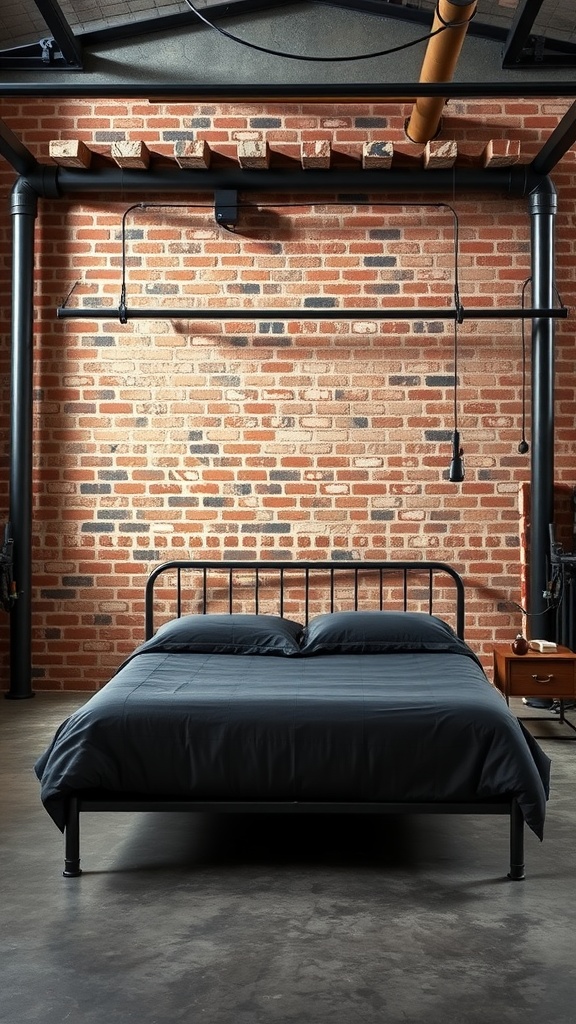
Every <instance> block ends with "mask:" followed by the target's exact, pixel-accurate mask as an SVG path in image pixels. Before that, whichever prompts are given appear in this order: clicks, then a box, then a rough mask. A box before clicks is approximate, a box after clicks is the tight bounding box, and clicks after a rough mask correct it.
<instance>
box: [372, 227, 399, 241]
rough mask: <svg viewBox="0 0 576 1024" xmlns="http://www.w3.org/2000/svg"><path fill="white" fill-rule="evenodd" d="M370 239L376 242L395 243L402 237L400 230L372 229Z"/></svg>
mask: <svg viewBox="0 0 576 1024" xmlns="http://www.w3.org/2000/svg"><path fill="white" fill-rule="evenodd" d="M368 237H369V238H372V239H373V240H374V241H375V242H393V241H396V239H398V238H401V237H402V232H401V231H400V228H372V229H371V230H370V231H369V232H368Z"/></svg>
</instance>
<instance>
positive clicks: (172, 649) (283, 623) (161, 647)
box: [136, 612, 302, 656]
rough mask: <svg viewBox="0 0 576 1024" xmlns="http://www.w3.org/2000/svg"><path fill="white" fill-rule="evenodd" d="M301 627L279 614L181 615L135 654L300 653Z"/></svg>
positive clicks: (160, 630)
mask: <svg viewBox="0 0 576 1024" xmlns="http://www.w3.org/2000/svg"><path fill="white" fill-rule="evenodd" d="M301 634H302V625H301V623H299V622H294V621H293V620H292V619H284V618H282V617H281V616H279V615H250V614H244V613H240V612H239V613H235V614H230V615H226V614H218V615H216V614H214V615H211V614H207V615H182V616H181V618H179V619H173V620H171V621H170V622H166V623H164V625H163V626H160V628H159V629H158V631H157V632H156V633H155V634H154V636H153V637H151V638H150V639H149V640H146V642H145V643H144V644H142V645H141V646H140V647H139V648H138V650H137V652H136V653H138V654H147V653H149V652H151V651H159V652H165V653H170V654H265V655H270V654H272V655H280V656H289V655H294V654H299V653H300V647H299V643H298V641H299V639H300V636H301Z"/></svg>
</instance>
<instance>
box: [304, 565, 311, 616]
mask: <svg viewBox="0 0 576 1024" xmlns="http://www.w3.org/2000/svg"><path fill="white" fill-rule="evenodd" d="M309 617H310V570H309V568H308V566H306V569H305V571H304V625H305V626H307V625H308V619H309Z"/></svg>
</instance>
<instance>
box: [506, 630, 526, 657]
mask: <svg viewBox="0 0 576 1024" xmlns="http://www.w3.org/2000/svg"><path fill="white" fill-rule="evenodd" d="M511 646H512V650H513V651H514V654H528V651H529V650H530V644H529V643H528V641H527V639H526V637H525V636H522V633H518V636H517V637H516V639H515V640H513V641H512V645H511Z"/></svg>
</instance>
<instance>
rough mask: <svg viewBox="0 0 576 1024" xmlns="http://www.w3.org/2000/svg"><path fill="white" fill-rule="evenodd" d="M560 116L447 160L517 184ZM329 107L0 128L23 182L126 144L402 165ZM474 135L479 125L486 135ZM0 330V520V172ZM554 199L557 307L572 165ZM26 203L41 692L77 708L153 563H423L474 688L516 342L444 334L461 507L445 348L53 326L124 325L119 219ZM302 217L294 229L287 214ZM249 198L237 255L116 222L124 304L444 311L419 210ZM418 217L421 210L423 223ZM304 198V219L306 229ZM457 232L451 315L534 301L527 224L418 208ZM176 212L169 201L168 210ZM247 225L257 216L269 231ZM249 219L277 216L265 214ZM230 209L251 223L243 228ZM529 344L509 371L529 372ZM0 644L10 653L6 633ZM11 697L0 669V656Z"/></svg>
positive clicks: (560, 423)
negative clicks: (510, 149)
mask: <svg viewBox="0 0 576 1024" xmlns="http://www.w3.org/2000/svg"><path fill="white" fill-rule="evenodd" d="M565 106H566V104H555V103H552V102H550V101H546V102H545V103H542V104H540V105H538V104H536V103H534V102H530V103H526V104H520V103H518V102H510V103H508V104H507V105H504V104H503V103H500V102H496V101H491V102H490V103H484V104H479V103H470V104H468V105H467V104H464V103H451V104H450V105H449V107H448V112H447V116H446V118H445V121H444V125H443V131H442V137H445V138H450V139H455V140H456V141H457V143H458V148H459V152H460V153H461V154H462V155H463V156H464V158H465V159H466V160H469V161H473V160H477V159H478V157H479V154H480V153H481V151H482V150H483V148H484V146H485V144H486V142H487V141H488V140H489V139H492V138H517V139H519V140H520V142H521V152H522V159H523V160H526V159H528V158H529V157H530V156H531V155H532V154H533V153H534V152H535V151H536V150H537V148H538V146H539V144H540V143H541V140H542V139H543V138H544V137H545V136H546V135H547V133H549V131H550V130H551V128H552V127H553V126H554V124H555V123H556V121H557V118H558V114H559V113H560V112H561V111H562V110H563V109H564V108H565ZM391 111H392V108H391V107H387V106H381V107H373V106H362V105H342V106H339V107H337V108H336V109H332V108H329V107H327V106H318V105H315V106H305V105H304V106H301V107H299V106H296V105H292V106H290V107H285V108H282V107H281V106H278V105H270V106H269V107H268V108H261V107H255V106H247V105H242V106H241V107H238V108H233V107H231V106H228V107H217V106H215V105H213V104H210V105H201V106H199V107H198V108H197V109H195V110H191V109H190V107H189V106H188V105H185V104H182V105H159V106H150V105H148V104H146V103H143V102H141V101H134V102H129V101H117V102H114V101H111V100H107V101H105V102H104V101H102V102H94V103H90V102H88V101H85V102H80V101H75V102H66V101H62V103H60V104H58V103H56V102H52V101H48V100H46V101H35V102H26V103H25V102H22V103H21V104H18V103H15V102H14V103H6V104H5V106H4V108H3V117H4V119H5V121H6V122H7V123H8V125H9V126H10V127H11V128H13V130H15V131H17V132H18V133H19V134H21V136H22V138H23V141H24V142H25V144H26V145H27V146H29V148H30V149H31V150H32V151H33V152H34V153H35V154H36V155H37V156H38V157H39V158H40V159H42V160H48V143H49V141H50V140H51V139H56V138H62V139H65V138H70V139H72V138H81V139H82V140H84V141H85V142H87V143H88V144H89V145H90V147H91V148H92V149H94V150H98V151H100V152H101V153H103V154H106V153H108V152H109V148H110V143H111V141H113V140H115V139H120V140H124V139H126V140H144V141H146V143H147V145H148V146H149V148H150V149H151V150H152V151H153V153H154V154H163V155H165V156H168V155H170V154H171V153H172V150H173V145H174V141H175V140H176V139H178V138H182V137H184V138H196V137H202V138H206V139H207V140H208V141H209V142H210V144H211V146H212V147H213V149H214V150H215V151H217V152H218V153H220V154H222V155H224V156H233V155H234V154H235V152H236V144H237V142H238V141H240V140H242V139H267V140H268V142H269V144H270V146H271V148H272V150H273V151H274V152H282V153H283V154H284V155H286V156H296V155H297V154H298V153H299V144H300V142H301V141H303V140H311V139H321V138H326V139H331V140H332V145H333V148H334V150H335V151H337V153H338V156H337V157H336V159H337V160H341V161H344V162H346V161H348V162H350V161H351V160H357V159H358V157H359V154H360V152H361V149H362V144H363V143H364V142H366V141H370V140H373V139H386V140H390V141H393V142H394V143H395V144H396V145H397V146H398V147H399V148H400V149H401V150H402V152H403V153H404V158H405V162H406V164H407V165H408V164H409V163H410V162H414V161H415V159H416V157H417V156H419V154H420V151H421V150H420V148H418V147H414V146H411V145H410V144H408V143H406V141H405V139H404V136H403V124H404V120H405V117H406V116H407V115H408V114H409V108H406V109H403V110H398V109H396V110H394V111H393V116H391ZM480 118H482V120H480ZM0 171H1V179H0V186H1V191H2V198H3V203H2V208H1V211H0V260H1V266H2V279H1V283H0V307H1V309H2V318H3V323H4V325H5V326H4V330H3V332H2V384H3V388H4V394H5V402H4V403H3V420H2V425H3V427H4V431H3V438H4V445H3V453H2V474H1V480H0V488H1V490H0V493H1V495H2V501H3V506H4V507H5V509H6V511H5V512H4V513H3V515H4V516H6V515H7V508H8V485H7V452H8V448H7V415H6V410H7V407H8V395H9V392H8V373H9V360H8V341H9V287H10V284H9V275H10V223H9V220H10V218H9V216H8V213H7V210H8V194H9V190H10V188H11V184H12V181H13V180H14V176H13V174H12V173H11V171H10V169H9V168H8V167H7V165H5V164H2V165H1V167H0ZM553 179H554V181H555V183H556V185H557V188H558V191H559V214H558V217H557V238H558V244H557V253H558V260H557V265H558V287H559V290H560V292H561V295H562V299H563V301H564V302H565V303H566V304H567V305H574V303H575V301H576V294H575V293H576V272H575V270H574V265H573V264H574V261H573V249H574V233H573V226H572V203H573V200H574V195H575V189H576V177H575V167H574V158H573V154H570V155H569V156H568V157H566V158H565V160H564V161H563V163H562V165H561V167H560V168H558V170H557V172H556V173H555V174H554V176H553ZM161 198H162V197H145V196H142V197H134V196H133V195H130V196H126V197H125V198H124V199H119V197H118V196H114V197H113V201H112V202H110V201H109V200H107V198H106V197H104V196H97V197H96V196H91V197H89V198H88V199H86V200H85V201H80V200H78V201H70V200H62V201H58V202H49V201H41V203H40V211H39V218H38V234H37V238H38V245H37V267H38V277H37V315H36V329H35V352H36V363H35V365H36V377H35V385H36V403H35V463H34V465H35V468H34V581H33V586H34V595H33V597H34V604H33V607H34V619H33V637H34V640H33V643H34V687H35V688H36V689H44V688H46V689H58V688H62V687H63V688H66V689H92V688H95V687H97V686H99V685H101V684H102V683H103V682H104V681H105V680H106V679H107V678H108V676H109V675H110V673H111V671H113V670H114V668H115V667H116V666H117V664H118V663H119V661H120V660H121V658H122V657H123V655H124V654H125V653H126V652H127V651H128V650H129V649H130V648H131V647H132V646H133V645H134V643H136V642H138V641H140V640H141V638H142V629H143V625H142V611H143V600H142V597H143V584H144V580H145V577H146V575H147V573H148V572H149V570H150V569H151V567H152V566H155V565H156V564H158V562H160V561H162V560H165V559H167V558H170V557H185V556H187V555H191V556H193V555H195V554H196V555H201V556H207V557H213V558H214V559H219V558H222V557H236V556H238V555H239V554H240V555H242V556H244V557H245V556H246V554H249V555H250V557H252V556H253V557H268V558H272V557H282V558H291V559H297V558H299V557H307V558H310V557H317V558H341V557H347V556H349V555H350V554H351V553H352V554H353V556H354V557H357V558H381V557H387V558H405V557H409V558H412V557H416V558H425V557H433V558H438V559H442V560H444V561H447V562H450V563H452V564H453V565H455V566H456V567H457V568H458V569H459V570H460V571H461V572H462V573H463V575H464V577H465V579H466V582H467V584H468V620H467V637H468V639H469V641H470V643H471V644H472V645H473V646H474V648H475V649H476V650H477V651H478V652H479V653H481V654H482V655H483V656H484V657H485V659H486V663H487V664H488V654H487V652H488V648H489V644H490V641H491V640H493V639H494V638H495V637H498V638H500V639H503V638H504V639H505V638H507V637H509V636H510V635H511V634H513V633H514V632H515V631H516V629H517V627H518V626H519V624H520V617H519V616H517V615H514V614H503V613H501V612H498V611H497V605H498V602H500V601H505V600H519V599H520V596H521V594H520V579H521V552H520V533H521V530H520V498H519V494H520V489H521V487H522V485H523V484H525V483H526V482H527V481H528V479H529V457H525V456H524V457H522V456H520V455H518V453H517V444H518V441H519V439H520V429H521V341H520V326H519V323H514V322H511V321H508V322H507V321H501V322H499V321H483V322H482V321H481V322H476V323H472V322H465V323H464V324H463V325H462V327H461V328H460V346H459V352H460V356H459V370H460V373H459V380H460V387H459V399H460V403H459V421H460V428H461V431H462V440H463V444H464V447H465V455H466V480H465V482H464V484H463V485H454V484H450V483H449V482H448V480H447V468H448V464H449V461H450V435H451V431H452V398H453V392H452V386H451V385H452V381H453V333H452V326H451V324H449V323H443V322H442V321H432V322H429V323H424V322H423V321H421V320H418V319H417V317H416V319H415V320H414V321H398V322H394V323H386V322H385V321H382V320H380V319H378V318H375V319H374V320H373V321H371V320H370V321H362V320H358V321H354V320H346V321H343V320H338V318H337V314H335V317H334V320H333V321H332V320H330V321H290V322H284V321H281V320H274V319H272V320H269V321H266V322H261V321H258V320H254V321H251V320H248V321H236V322H234V321H227V322H218V321H210V320H209V319H207V320H206V321H203V322H202V323H194V322H191V321H183V320H177V321H176V320H175V321H166V320H162V319H160V320H158V321H147V320H138V321H132V322H130V323H129V324H127V325H125V326H121V325H120V324H119V323H118V321H117V320H114V319H111V320H105V321H102V320H99V321H93V322H91V321H82V320H78V321H58V320H56V316H55V310H56V307H57V306H58V305H59V304H61V302H62V300H63V298H64V296H65V295H66V293H67V292H68V290H69V289H70V288H71V287H72V286H73V285H74V283H75V282H78V284H77V286H76V288H75V290H74V293H73V295H72V297H71V299H70V303H73V304H81V303H82V302H86V304H88V305H95V304H110V305H113V306H117V304H118V298H119V291H120V262H121V244H120V226H121V219H122V215H123V213H124V211H125V210H126V209H127V207H128V206H130V205H131V204H132V203H133V202H134V201H135V200H136V201H140V200H145V199H150V200H160V199H161ZM306 198H308V199H310V200H313V201H314V205H310V206H299V207H298V208H289V207H288V206H287V205H286V204H287V203H290V202H292V203H294V202H298V203H302V202H304V201H305V199H306ZM341 198H342V197H338V196H324V197H314V196H310V197H302V196H276V197H271V196H268V195H259V196H257V195H246V196H242V197H241V199H242V202H243V203H244V204H247V207H246V208H243V209H242V210H241V213H240V221H239V224H238V227H237V229H236V231H235V232H234V233H230V232H227V231H225V230H223V229H222V228H220V227H219V226H217V225H216V223H215V220H214V214H213V208H212V196H209V195H206V196H195V197H193V199H194V202H195V203H196V202H197V203H205V204H206V205H207V207H208V208H206V209H192V208H188V209H183V208H178V209H174V208H172V209H163V210H154V211H152V210H147V211H144V210H138V211H134V213H133V214H131V215H130V216H129V218H128V221H127V227H128V242H127V254H128V259H127V264H128V301H129V305H149V306H150V305H153V306H155V307H156V306H161V305H167V306H173V307H174V306H179V305H180V306H189V305H191V304H193V303H194V302H195V301H197V298H198V297H199V298H200V302H206V303H207V304H208V305H213V306H220V305H223V304H229V305H231V306H249V307H254V308H256V307H258V306H266V307H270V306H274V305H276V306H280V307H281V306H298V305H301V304H302V305H310V304H315V303H318V301H319V300H320V302H321V303H322V305H324V306H333V305H335V304H336V303H338V302H342V303H343V304H345V305H347V306H355V305H356V306H370V305H374V306H382V307H386V306H398V305H408V306H413V307H414V308H415V310H417V309H418V307H419V306H422V305H425V306H431V305H449V304H450V303H451V300H452V290H453V263H454V256H453V220H452V215H451V214H450V212H449V211H447V210H446V209H432V208H430V207H429V206H428V207H412V206H410V207H408V206H403V205H402V203H403V202H404V203H406V202H410V203H412V202H414V199H415V198H416V197H414V196H399V195H391V196H382V195H379V196H375V197H373V198H374V200H375V201H378V202H389V201H390V202H393V203H395V204H397V205H395V206H394V208H392V207H384V206H380V207H378V206H372V207H361V206H358V205H357V204H356V202H355V201H354V199H355V198H356V199H358V200H359V199H360V198H362V197H360V196H358V197H345V198H346V202H345V205H339V206H334V205H330V203H332V202H334V200H335V199H341ZM423 198H424V199H425V201H426V202H429V201H430V197H428V198H426V197H423ZM321 199H324V203H321V201H320V200H321ZM432 200H433V201H434V202H436V201H438V202H442V201H444V202H447V203H451V205H453V207H454V209H455V210H456V212H457V214H458V218H459V221H460V257H459V268H460V289H461V297H462V300H463V302H464V305H465V306H466V305H468V306H474V305H479V306H482V305H490V304H492V303H495V304H506V305H516V304H518V302H519V295H520V289H521V286H522V282H523V281H524V280H525V279H526V278H527V277H528V276H529V274H530V253H529V236H530V225H529V215H528V207H527V203H526V201H525V200H522V199H518V198H515V197H512V198H510V197H508V196H506V197H502V196H491V195H481V196H471V197H465V198H463V197H461V196H459V195H457V196H454V197H453V196H433V197H432ZM166 201H168V202H171V203H184V202H186V197H184V196H182V197H179V196H176V197H175V196H172V197H167V199H166ZM263 204H267V208H263ZM268 204H272V205H271V206H269V205H268ZM248 206H249V208H248ZM529 333H530V332H529V328H528V330H527V344H528V349H529V347H530V339H529ZM572 336H573V326H572V322H571V320H569V321H567V322H562V323H559V325H558V329H557V344H558V360H557V367H558V379H557V386H558V390H557V395H558V402H557V410H556V415H557V439H558V445H557V456H556V477H557V479H558V481H559V482H560V483H563V484H566V485H571V484H573V483H576V472H575V469H574V454H575V441H576V431H575V428H574V416H573V411H574V385H575V376H574V370H573V354H572V353H573V337H572ZM0 629H1V630H2V636H3V639H4V651H5V652H6V644H5V640H6V636H7V616H5V615H3V616H2V619H1V621H0ZM3 664H4V675H5V676H7V654H6V653H5V654H4V662H3Z"/></svg>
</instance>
